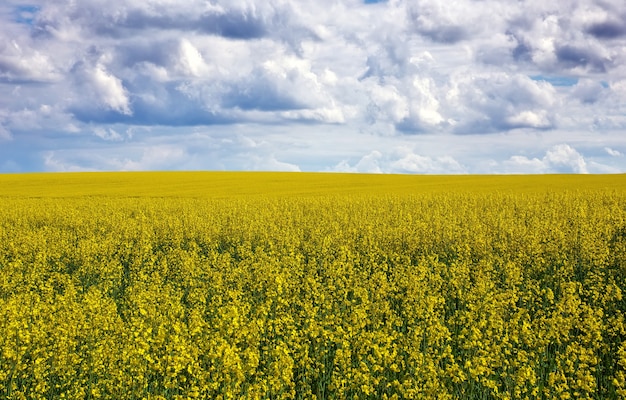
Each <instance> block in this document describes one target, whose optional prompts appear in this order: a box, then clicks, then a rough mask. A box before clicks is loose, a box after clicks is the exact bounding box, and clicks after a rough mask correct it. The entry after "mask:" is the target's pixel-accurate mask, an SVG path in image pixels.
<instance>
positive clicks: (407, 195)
mask: <svg viewBox="0 0 626 400" xmlns="http://www.w3.org/2000/svg"><path fill="white" fill-rule="evenodd" d="M625 291H626V176H624V175H600V176H599V175H589V176H580V175H547V176H404V175H351V174H308V173H234V172H232V173H226V172H224V173H222V172H220V173H213V172H210V173H209V172H206V173H205V172H192V173H178V172H159V173H72V174H22V175H20V174H16V175H0V398H3V399H4V398H6V399H59V398H65V399H98V398H103V399H110V398H114V399H144V398H146V399H188V398H191V399H196V398H197V399H240V398H242V399H318V400H319V399H408V398H411V399H434V398H438V399H523V398H546V399H552V398H561V399H568V398H569V399H575V398H591V399H623V398H626V321H625V318H626V315H625V313H626V298H625V297H624V294H625Z"/></svg>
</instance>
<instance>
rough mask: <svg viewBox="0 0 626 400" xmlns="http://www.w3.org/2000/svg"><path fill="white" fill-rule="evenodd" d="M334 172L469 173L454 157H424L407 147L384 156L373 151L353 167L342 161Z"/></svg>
mask: <svg viewBox="0 0 626 400" xmlns="http://www.w3.org/2000/svg"><path fill="white" fill-rule="evenodd" d="M333 170H334V171H337V172H361V173H410V174H442V173H456V174H460V173H466V172H467V170H466V168H465V167H464V166H463V165H461V163H459V162H458V161H457V160H455V159H454V158H453V157H452V156H449V155H443V156H437V157H430V156H424V155H420V154H417V153H415V152H414V151H413V150H412V149H411V148H409V147H405V146H401V147H396V148H393V149H390V150H389V151H387V152H385V153H384V154H383V153H382V152H380V151H378V150H373V151H371V152H370V153H368V154H365V155H364V156H362V157H361V158H360V159H359V160H358V161H357V162H356V163H355V164H354V165H351V164H350V163H349V162H348V161H347V160H342V161H341V162H340V163H338V164H337V165H335V167H334V168H333Z"/></svg>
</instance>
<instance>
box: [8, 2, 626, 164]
mask: <svg viewBox="0 0 626 400" xmlns="http://www.w3.org/2000/svg"><path fill="white" fill-rule="evenodd" d="M625 134H626V5H625V3H624V1H623V0H560V1H546V0H457V1H441V0H406V1H405V0H388V1H373V0H342V1H339V0H316V1H309V0H302V1H300V0H298V1H296V0H263V1H261V0H143V1H133V2H131V1H129V0H106V1H105V0H54V1H51V0H32V1H22V0H3V1H2V2H1V3H0V172H21V171H82V170H285V171H352V172H393V173H550V172H574V173H615V172H626V135H625Z"/></svg>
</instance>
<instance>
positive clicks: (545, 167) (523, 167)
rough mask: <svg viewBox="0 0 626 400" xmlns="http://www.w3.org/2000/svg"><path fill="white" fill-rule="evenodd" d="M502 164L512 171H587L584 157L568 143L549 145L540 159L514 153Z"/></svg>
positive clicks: (579, 172) (506, 169)
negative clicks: (514, 154)
mask: <svg viewBox="0 0 626 400" xmlns="http://www.w3.org/2000/svg"><path fill="white" fill-rule="evenodd" d="M503 164H504V167H505V171H506V172H513V173H557V172H560V173H571V172H573V173H578V174H586V173H589V171H588V169H587V162H586V161H585V158H584V157H583V156H582V155H581V154H580V153H579V152H578V151H576V149H574V148H573V147H571V146H570V145H568V144H559V145H555V146H553V147H551V148H550V149H549V150H548V151H546V154H545V155H544V156H543V157H542V158H541V159H539V158H528V157H525V156H520V155H516V156H512V157H511V158H510V159H509V160H507V161H505V162H504V163H503Z"/></svg>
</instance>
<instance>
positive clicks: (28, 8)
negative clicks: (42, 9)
mask: <svg viewBox="0 0 626 400" xmlns="http://www.w3.org/2000/svg"><path fill="white" fill-rule="evenodd" d="M37 12H39V7H38V6H32V5H24V6H17V7H15V9H14V10H13V18H14V21H15V22H17V23H20V24H26V25H32V23H33V21H34V20H35V16H36V15H37Z"/></svg>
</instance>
